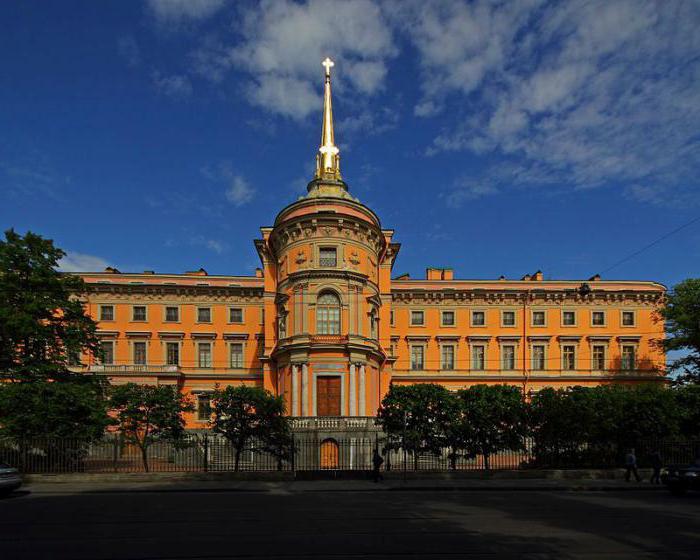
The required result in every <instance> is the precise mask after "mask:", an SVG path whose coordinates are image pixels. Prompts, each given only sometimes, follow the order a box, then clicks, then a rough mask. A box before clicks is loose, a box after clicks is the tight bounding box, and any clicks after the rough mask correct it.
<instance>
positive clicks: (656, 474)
mask: <svg viewBox="0 0 700 560" xmlns="http://www.w3.org/2000/svg"><path fill="white" fill-rule="evenodd" d="M649 461H650V463H651V468H652V469H653V470H652V473H651V479H649V483H650V484H661V467H662V466H663V461H662V460H661V453H659V451H658V450H656V451H654V452H653V453H652V454H651V455H650V456H649Z"/></svg>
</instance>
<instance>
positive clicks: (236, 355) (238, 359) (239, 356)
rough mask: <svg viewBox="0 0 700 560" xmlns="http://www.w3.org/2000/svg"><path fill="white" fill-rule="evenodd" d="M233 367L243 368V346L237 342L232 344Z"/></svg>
mask: <svg viewBox="0 0 700 560" xmlns="http://www.w3.org/2000/svg"><path fill="white" fill-rule="evenodd" d="M230 351H231V367H232V368H242V367H243V344H241V343H239V342H236V343H234V344H231V350H230Z"/></svg>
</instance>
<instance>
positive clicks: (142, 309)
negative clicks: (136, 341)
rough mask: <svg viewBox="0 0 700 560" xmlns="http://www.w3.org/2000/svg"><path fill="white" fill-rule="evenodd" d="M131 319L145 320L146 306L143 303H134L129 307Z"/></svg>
mask: <svg viewBox="0 0 700 560" xmlns="http://www.w3.org/2000/svg"><path fill="white" fill-rule="evenodd" d="M131 320H132V321H145V320H146V306H145V305H134V307H132V308H131Z"/></svg>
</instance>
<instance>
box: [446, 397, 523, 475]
mask: <svg viewBox="0 0 700 560" xmlns="http://www.w3.org/2000/svg"><path fill="white" fill-rule="evenodd" d="M456 402H457V407H456V408H457V411H456V412H457V413H456V414H455V415H454V416H453V417H452V418H451V421H450V422H449V428H448V431H447V434H448V440H449V443H450V445H451V447H452V448H453V459H452V461H453V462H452V467H453V468H455V460H456V456H457V454H456V452H457V451H458V450H464V451H465V452H466V455H467V456H468V457H475V456H477V455H482V456H483V458H484V468H485V469H487V470H488V469H489V468H490V458H491V456H492V455H493V454H495V453H498V452H499V451H505V450H511V451H519V450H521V449H524V438H525V435H526V420H527V418H526V408H525V403H524V402H523V396H522V392H521V391H520V389H519V388H518V387H515V386H512V385H475V386H473V387H469V388H468V389H462V390H460V391H458V392H457V396H456Z"/></svg>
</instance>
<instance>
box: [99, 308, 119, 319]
mask: <svg viewBox="0 0 700 560" xmlns="http://www.w3.org/2000/svg"><path fill="white" fill-rule="evenodd" d="M107 308H109V309H111V310H112V318H111V319H105V318H104V315H103V313H104V310H105V309H107ZM99 309H100V321H101V322H103V323H112V322H114V321H116V320H117V307H116V305H114V304H113V303H104V304H100V308H99Z"/></svg>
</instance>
